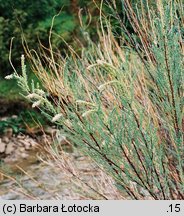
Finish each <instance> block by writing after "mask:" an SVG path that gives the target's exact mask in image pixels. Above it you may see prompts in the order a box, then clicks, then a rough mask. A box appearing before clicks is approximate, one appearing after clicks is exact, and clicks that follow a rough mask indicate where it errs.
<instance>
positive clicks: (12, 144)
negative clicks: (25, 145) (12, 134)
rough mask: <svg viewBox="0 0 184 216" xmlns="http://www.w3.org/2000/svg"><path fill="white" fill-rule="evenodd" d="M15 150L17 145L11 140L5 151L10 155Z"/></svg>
mask: <svg viewBox="0 0 184 216" xmlns="http://www.w3.org/2000/svg"><path fill="white" fill-rule="evenodd" d="M14 150H15V145H14V143H12V142H10V143H9V144H8V145H7V147H6V151H5V153H6V154H7V155H8V154H11V153H12V152H13V151H14Z"/></svg>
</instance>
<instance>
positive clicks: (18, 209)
mask: <svg viewBox="0 0 184 216" xmlns="http://www.w3.org/2000/svg"><path fill="white" fill-rule="evenodd" d="M25 212H30V213H31V212H38V213H39V212H40V213H41V212H45V213H47V212H50V213H55V212H56V213H57V212H62V213H64V212H66V213H67V212H72V213H73V212H76V213H79V212H81V213H83V212H86V213H90V212H100V208H99V206H97V205H91V204H87V205H76V204H72V205H64V204H61V205H40V204H36V205H28V204H23V203H20V204H4V206H3V213H4V214H7V213H13V214H15V213H25Z"/></svg>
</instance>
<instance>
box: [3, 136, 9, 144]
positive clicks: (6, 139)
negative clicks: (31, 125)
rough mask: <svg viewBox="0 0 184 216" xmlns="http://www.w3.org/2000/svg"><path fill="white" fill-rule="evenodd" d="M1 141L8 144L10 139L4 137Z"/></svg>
mask: <svg viewBox="0 0 184 216" xmlns="http://www.w3.org/2000/svg"><path fill="white" fill-rule="evenodd" d="M2 141H3V142H5V143H7V144H8V143H9V142H10V139H9V138H8V137H6V136H5V137H3V138H2Z"/></svg>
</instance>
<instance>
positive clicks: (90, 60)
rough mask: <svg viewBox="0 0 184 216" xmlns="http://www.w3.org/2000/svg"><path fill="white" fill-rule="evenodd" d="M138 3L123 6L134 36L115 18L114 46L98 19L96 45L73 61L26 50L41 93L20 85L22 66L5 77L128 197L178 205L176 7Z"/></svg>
mask: <svg viewBox="0 0 184 216" xmlns="http://www.w3.org/2000/svg"><path fill="white" fill-rule="evenodd" d="M113 2H114V1H113ZM140 2H141V3H142V4H141V6H142V7H141V9H139V10H137V11H136V10H134V9H133V7H132V5H131V3H130V1H129V0H124V1H122V3H123V5H124V9H125V11H126V14H127V17H128V19H129V22H130V23H131V26H132V29H133V30H134V34H130V33H129V31H128V30H127V28H126V26H125V25H124V23H123V22H122V20H121V19H119V18H118V17H117V19H118V20H119V22H120V26H121V28H122V29H121V30H122V31H123V32H124V33H123V34H122V37H121V38H120V39H119V41H118V42H117V40H116V38H115V37H114V36H113V33H112V32H113V31H112V26H111V25H110V23H108V21H107V20H108V19H105V23H106V26H105V28H104V26H103V23H102V19H104V17H103V18H102V14H101V19H100V21H101V31H99V33H98V36H99V42H97V43H94V42H92V41H91V40H90V38H89V37H88V45H87V46H86V47H82V53H81V55H80V56H79V55H78V54H77V53H76V52H75V51H74V50H73V49H72V48H71V47H69V48H70V53H69V54H68V57H66V58H63V57H62V56H60V55H59V54H57V53H54V51H53V49H52V46H51V44H50V51H49V53H48V50H44V49H42V53H41V54H40V55H39V54H37V53H35V52H34V51H30V50H28V49H27V47H25V49H26V52H27V56H28V58H29V60H30V62H31V64H32V69H33V71H34V72H35V73H36V75H37V76H38V77H39V78H40V80H41V81H42V84H43V86H44V87H45V90H44V91H43V90H40V89H39V86H37V87H36V86H35V84H33V85H32V86H28V85H27V77H26V72H25V66H24V61H23V60H22V70H23V73H22V76H21V75H18V74H17V73H14V74H13V75H12V76H13V77H14V78H16V79H17V81H18V83H19V85H20V86H21V87H22V89H24V90H25V96H26V97H27V98H29V99H30V100H31V101H32V102H33V106H38V107H39V108H40V109H41V111H42V113H43V114H45V115H46V116H47V117H48V118H49V119H50V120H51V121H52V122H55V123H56V124H57V125H60V126H62V127H63V129H64V130H65V132H66V134H67V137H68V139H69V140H70V141H71V142H72V143H74V144H75V145H77V146H78V147H79V148H80V149H81V151H84V152H86V153H87V154H88V155H90V157H92V158H93V159H94V160H95V161H96V162H97V164H99V166H100V167H102V168H103V169H104V170H106V172H107V173H108V174H109V175H111V176H112V177H113V178H114V179H115V181H116V183H117V187H118V188H119V189H120V190H122V191H124V192H126V193H127V195H128V196H129V198H131V199H148V198H149V199H184V195H183V194H184V85H183V83H184V68H183V63H184V62H183V54H184V43H183V40H184V38H183V31H184V17H183V14H184V13H183V3H182V1H180V0H168V1H164V0H158V1H156V5H155V6H154V7H152V6H151V5H149V1H147V0H145V1H140ZM143 2H144V4H143ZM112 9H113V10H114V11H115V10H116V7H115V5H114V4H113V3H112ZM81 46H82V45H81ZM43 62H44V64H43ZM48 96H49V97H48Z"/></svg>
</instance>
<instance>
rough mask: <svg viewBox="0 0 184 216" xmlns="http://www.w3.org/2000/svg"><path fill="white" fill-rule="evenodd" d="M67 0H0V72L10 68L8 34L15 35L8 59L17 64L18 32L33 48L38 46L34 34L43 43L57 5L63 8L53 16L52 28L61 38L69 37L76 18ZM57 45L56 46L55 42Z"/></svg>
mask: <svg viewBox="0 0 184 216" xmlns="http://www.w3.org/2000/svg"><path fill="white" fill-rule="evenodd" d="M71 2H72V1H71ZM71 2H70V1H67V0H62V1H59V0H39V1H37V0H32V1H28V0H16V1H13V0H0V14H1V15H0V55H1V62H0V68H1V69H0V74H1V75H6V74H9V73H10V72H12V69H11V67H10V64H9V62H8V55H9V49H10V40H11V38H12V37H14V38H15V39H14V42H13V51H12V61H13V63H14V64H15V66H16V67H17V66H18V65H19V59H20V55H21V54H22V53H23V47H22V40H21V36H22V34H24V36H25V39H26V41H27V43H28V45H29V46H30V47H31V48H33V49H37V47H38V38H39V40H40V41H41V42H42V43H43V44H44V45H45V46H47V44H48V33H49V30H50V26H51V22H52V17H53V16H54V15H56V14H57V13H58V12H59V11H60V9H61V8H63V9H62V12H61V14H60V16H58V17H57V18H56V21H55V24H54V28H53V30H54V32H55V33H57V34H58V35H60V36H61V37H63V38H64V39H65V40H70V38H72V37H71V36H72V32H73V31H74V30H75V28H76V22H75V20H74V15H73V14H72V10H70V4H71ZM60 41H61V40H60ZM57 46H59V47H60V45H59V44H58V42H57Z"/></svg>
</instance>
